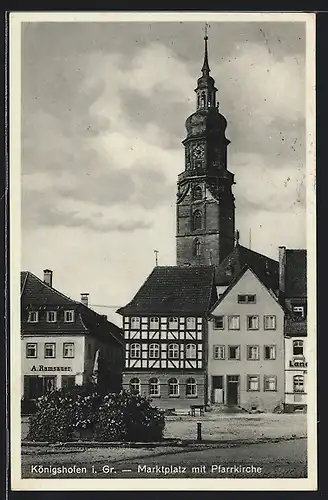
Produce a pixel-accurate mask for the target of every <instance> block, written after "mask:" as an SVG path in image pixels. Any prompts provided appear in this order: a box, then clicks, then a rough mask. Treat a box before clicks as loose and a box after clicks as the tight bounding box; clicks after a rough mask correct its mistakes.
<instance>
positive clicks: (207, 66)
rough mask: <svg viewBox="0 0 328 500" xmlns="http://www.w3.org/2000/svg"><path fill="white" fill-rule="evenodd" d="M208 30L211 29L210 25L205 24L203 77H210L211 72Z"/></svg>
mask: <svg viewBox="0 0 328 500" xmlns="http://www.w3.org/2000/svg"><path fill="white" fill-rule="evenodd" d="M208 28H210V25H209V24H208V23H205V26H204V34H205V36H204V40H205V50H204V63H203V67H202V73H203V75H209V72H210V71H211V70H210V67H209V64H208V52H207V40H208V36H207V30H208Z"/></svg>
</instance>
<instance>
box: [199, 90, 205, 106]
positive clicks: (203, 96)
mask: <svg viewBox="0 0 328 500" xmlns="http://www.w3.org/2000/svg"><path fill="white" fill-rule="evenodd" d="M205 104H206V95H205V92H202V93H201V97H200V105H201V107H202V108H205Z"/></svg>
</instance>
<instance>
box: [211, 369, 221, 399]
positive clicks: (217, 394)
mask: <svg viewBox="0 0 328 500" xmlns="http://www.w3.org/2000/svg"><path fill="white" fill-rule="evenodd" d="M212 403H217V404H222V403H224V391H223V375H215V376H213V377H212Z"/></svg>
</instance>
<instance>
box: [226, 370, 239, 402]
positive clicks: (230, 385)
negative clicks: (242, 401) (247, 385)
mask: <svg viewBox="0 0 328 500" xmlns="http://www.w3.org/2000/svg"><path fill="white" fill-rule="evenodd" d="M238 399H239V375H228V380H227V404H228V405H237V404H238Z"/></svg>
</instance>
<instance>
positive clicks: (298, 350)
mask: <svg viewBox="0 0 328 500" xmlns="http://www.w3.org/2000/svg"><path fill="white" fill-rule="evenodd" d="M293 356H303V340H294V341H293Z"/></svg>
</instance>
